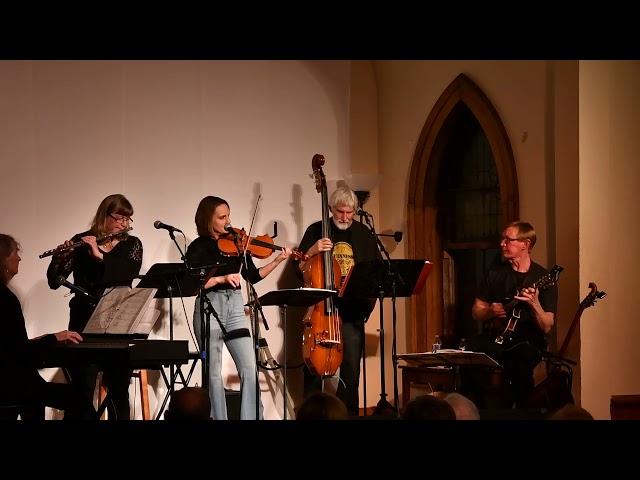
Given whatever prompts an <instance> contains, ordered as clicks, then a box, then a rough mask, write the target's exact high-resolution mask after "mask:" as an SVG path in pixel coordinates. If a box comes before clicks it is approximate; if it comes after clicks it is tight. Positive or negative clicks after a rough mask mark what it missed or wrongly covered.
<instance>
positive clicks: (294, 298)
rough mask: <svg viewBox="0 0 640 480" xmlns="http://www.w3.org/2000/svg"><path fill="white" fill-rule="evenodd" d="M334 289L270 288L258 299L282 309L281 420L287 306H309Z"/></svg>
mask: <svg viewBox="0 0 640 480" xmlns="http://www.w3.org/2000/svg"><path fill="white" fill-rule="evenodd" d="M335 294H336V291H335V290H327V289H324V288H288V289H282V290H272V291H271V292H269V293H265V294H264V295H263V296H261V297H260V298H259V299H258V300H259V301H260V304H261V305H262V306H263V307H264V306H267V307H268V306H271V305H274V306H278V307H280V308H281V309H282V312H283V314H282V318H283V328H284V338H283V343H284V361H283V364H282V369H283V371H284V373H283V377H284V378H283V382H282V383H283V384H284V386H283V389H282V390H283V392H282V396H283V407H284V408H283V410H284V414H283V420H286V419H287V307H310V306H311V305H315V304H316V303H318V302H320V301H322V300H324V299H326V298H328V297H330V296H331V295H335Z"/></svg>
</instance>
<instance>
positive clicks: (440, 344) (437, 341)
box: [431, 335, 442, 353]
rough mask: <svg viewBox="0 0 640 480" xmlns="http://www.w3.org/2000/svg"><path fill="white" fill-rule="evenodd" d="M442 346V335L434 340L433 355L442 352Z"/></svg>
mask: <svg viewBox="0 0 640 480" xmlns="http://www.w3.org/2000/svg"><path fill="white" fill-rule="evenodd" d="M441 346H442V343H441V342H440V335H436V336H435V338H434V339H433V346H432V347H431V353H436V352H437V351H438V350H440V347H441Z"/></svg>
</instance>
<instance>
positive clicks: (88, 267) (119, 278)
mask: <svg viewBox="0 0 640 480" xmlns="http://www.w3.org/2000/svg"><path fill="white" fill-rule="evenodd" d="M132 215H133V207H132V205H131V203H130V202H129V200H127V198H126V197H125V196H124V195H121V194H113V195H109V196H107V197H106V198H105V199H104V200H102V202H100V205H99V206H98V210H97V211H96V214H95V216H94V218H93V221H92V222H91V227H90V228H89V230H88V231H86V232H82V233H78V234H76V235H74V236H73V237H72V238H71V240H67V241H66V242H64V243H63V244H61V245H60V246H59V247H58V249H60V251H59V252H57V253H54V255H53V257H52V259H51V263H50V264H49V268H48V269H47V281H48V283H49V287H50V288H52V289H54V290H55V289H57V288H59V287H60V281H59V279H60V276H62V277H64V278H65V279H66V278H67V277H68V276H69V275H70V274H71V273H73V280H74V284H75V285H76V286H77V287H80V288H82V289H84V290H85V291H86V292H87V293H88V294H89V296H86V295H79V294H74V296H73V298H72V299H71V301H70V302H69V314H70V316H69V328H70V329H71V330H75V331H78V332H82V331H83V330H84V327H85V326H86V324H87V322H88V321H89V318H91V314H92V313H93V311H94V310H95V305H94V304H93V303H94V302H92V299H91V297H90V296H93V297H94V298H100V297H102V296H103V295H104V294H105V293H108V292H109V289H111V288H112V287H120V286H126V287H131V284H132V282H133V279H134V278H136V277H137V276H138V274H139V273H140V267H141V266H142V242H141V241H140V239H138V238H137V237H134V236H133V235H129V233H128V231H129V230H130V229H131V228H130V227H131V224H132V222H133V219H132V218H131V217H132ZM118 232H122V233H121V234H118ZM78 243H79V244H80V245H81V246H79V247H77V248H73V249H65V247H69V246H70V245H73V244H78ZM69 373H70V374H71V378H72V382H73V383H76V384H78V385H79V386H80V387H81V388H82V390H83V391H84V392H85V394H86V396H87V398H90V399H93V392H94V390H95V384H96V378H97V376H98V369H97V367H96V366H93V365H86V366H79V367H72V368H70V369H69ZM130 378H131V371H130V370H129V369H126V368H111V369H106V371H104V372H103V378H102V380H103V385H105V386H106V387H107V389H108V390H109V392H110V397H111V400H112V401H111V402H110V403H108V404H107V412H108V414H109V419H110V420H129V418H130V409H129V381H130Z"/></svg>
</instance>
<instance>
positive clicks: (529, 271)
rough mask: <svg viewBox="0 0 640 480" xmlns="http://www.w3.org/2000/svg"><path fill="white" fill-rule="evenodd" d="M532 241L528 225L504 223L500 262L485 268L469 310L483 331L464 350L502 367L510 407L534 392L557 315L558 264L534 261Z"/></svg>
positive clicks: (523, 403)
mask: <svg viewBox="0 0 640 480" xmlns="http://www.w3.org/2000/svg"><path fill="white" fill-rule="evenodd" d="M535 244H536V232H535V230H534V229H533V226H532V225H531V224H530V223H527V222H519V221H518V222H513V223H510V224H509V225H507V226H506V228H505V229H504V230H503V232H502V238H501V240H500V248H501V254H502V260H503V262H502V263H500V264H499V265H498V266H496V267H494V268H492V269H491V270H489V271H488V272H487V275H486V277H485V278H484V279H483V281H482V283H481V285H480V288H479V290H478V292H477V295H476V298H475V300H474V304H473V307H472V309H471V314H472V315H473V318H474V319H475V320H477V321H479V322H483V324H484V329H483V333H482V335H481V336H479V337H477V338H475V339H472V340H471V342H470V344H469V346H468V348H469V350H472V351H480V352H485V353H486V354H487V355H489V356H491V357H493V358H494V359H495V360H496V361H498V362H499V363H500V364H501V365H502V367H503V375H504V380H505V381H506V382H507V383H508V385H509V387H510V388H509V390H510V392H509V393H510V398H508V399H507V405H508V406H512V405H514V404H515V406H516V407H519V406H524V405H525V403H526V400H527V398H528V397H529V395H530V394H531V392H532V391H533V387H534V382H533V369H534V368H535V366H536V365H537V364H538V363H539V362H540V360H541V358H542V352H543V351H544V350H546V346H547V344H546V338H545V336H546V334H547V333H549V331H550V330H551V328H552V327H553V324H554V319H555V312H556V305H557V301H558V289H557V286H556V280H557V273H559V270H561V267H555V268H554V269H553V271H552V272H551V273H550V272H549V271H548V270H546V269H545V268H544V267H542V266H541V265H539V264H537V263H535V262H534V261H533V260H532V259H531V250H532V249H533V247H534V245H535ZM556 270H558V272H557V271H556ZM553 274H555V276H556V278H553Z"/></svg>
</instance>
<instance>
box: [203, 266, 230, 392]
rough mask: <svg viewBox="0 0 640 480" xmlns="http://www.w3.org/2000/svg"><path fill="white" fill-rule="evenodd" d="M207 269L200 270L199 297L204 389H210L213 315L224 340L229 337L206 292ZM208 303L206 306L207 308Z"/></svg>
mask: <svg viewBox="0 0 640 480" xmlns="http://www.w3.org/2000/svg"><path fill="white" fill-rule="evenodd" d="M205 274H206V271H205V268H200V292H199V293H198V297H199V299H200V331H201V332H202V341H203V342H202V343H204V346H203V348H202V349H201V351H200V358H201V360H202V388H204V389H205V390H208V389H209V353H210V352H209V340H210V338H211V332H210V331H209V327H210V326H211V315H213V317H214V318H215V319H216V321H217V322H218V325H219V326H220V330H221V331H222V336H223V338H224V337H226V336H227V330H226V329H225V328H224V325H222V322H221V321H220V317H219V316H218V313H217V312H216V310H215V308H213V305H212V304H211V300H209V297H207V295H206V293H205V291H204V284H205V283H207V281H206V279H205ZM205 303H206V306H205Z"/></svg>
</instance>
